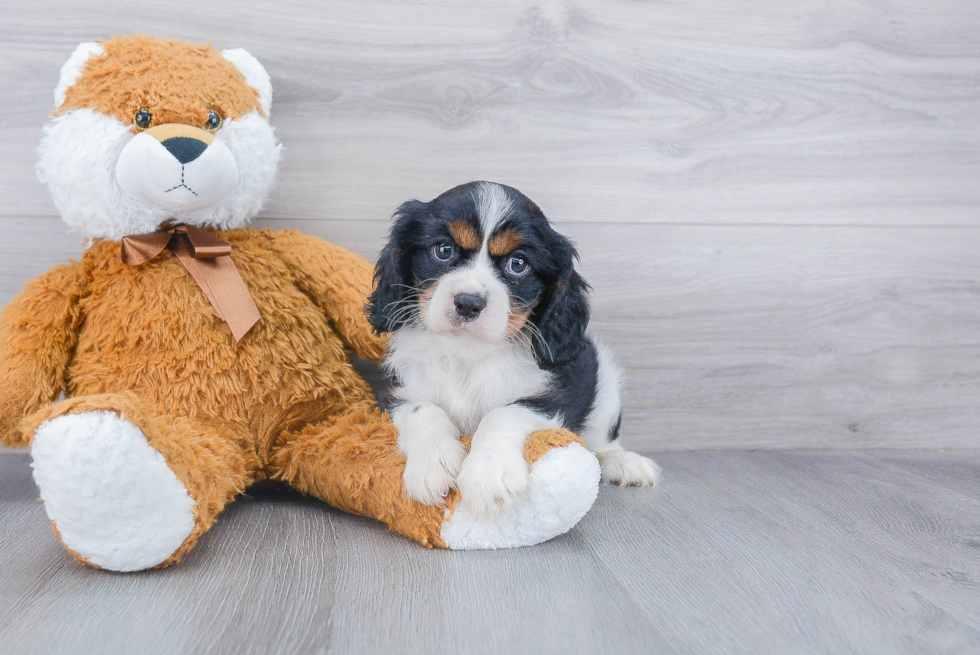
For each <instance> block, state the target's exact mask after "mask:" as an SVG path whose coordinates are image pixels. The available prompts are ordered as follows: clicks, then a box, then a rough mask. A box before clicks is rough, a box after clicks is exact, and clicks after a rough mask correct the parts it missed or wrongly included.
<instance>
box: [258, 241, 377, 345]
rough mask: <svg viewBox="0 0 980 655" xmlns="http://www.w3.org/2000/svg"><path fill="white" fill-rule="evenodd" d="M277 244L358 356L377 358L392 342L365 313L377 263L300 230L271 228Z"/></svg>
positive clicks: (304, 284)
mask: <svg viewBox="0 0 980 655" xmlns="http://www.w3.org/2000/svg"><path fill="white" fill-rule="evenodd" d="M273 247H274V248H275V249H276V251H277V252H278V253H279V255H280V256H281V257H282V258H283V260H285V262H286V263H287V264H288V265H289V267H290V268H291V269H292V270H293V275H294V276H295V280H296V283H297V284H298V285H299V286H300V288H301V289H302V290H303V291H304V292H305V293H306V294H307V295H309V296H310V297H311V298H312V299H313V300H314V302H316V303H317V304H318V305H319V306H320V308H321V309H322V310H323V312H324V313H325V314H326V315H327V318H329V319H330V321H331V322H332V323H333V325H334V327H335V328H336V330H337V332H338V333H340V336H341V338H342V339H343V340H344V342H345V343H346V344H347V345H348V346H350V347H351V348H353V349H354V352H356V353H357V354H358V355H359V356H360V357H363V358H364V359H369V360H371V361H375V362H377V361H379V360H380V359H381V357H382V356H384V352H385V347H386V346H387V343H388V341H387V338H385V337H379V336H377V335H376V334H375V333H374V331H373V330H372V328H371V324H370V323H368V320H367V316H366V315H365V313H364V304H365V303H366V302H367V298H368V296H369V295H370V294H371V288H372V284H373V276H374V267H373V266H372V265H371V264H370V263H369V262H368V261H367V260H366V259H364V258H363V257H361V256H360V255H356V254H354V253H352V252H350V251H349V250H345V249H343V248H341V247H339V246H335V245H333V244H332V243H329V242H327V241H324V240H323V239H320V238H318V237H313V236H310V235H307V234H303V233H302V232H298V231H296V230H284V231H281V232H275V233H273Z"/></svg>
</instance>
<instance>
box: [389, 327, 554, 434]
mask: <svg viewBox="0 0 980 655" xmlns="http://www.w3.org/2000/svg"><path fill="white" fill-rule="evenodd" d="M387 365H388V366H389V367H390V368H392V369H393V370H394V372H395V373H396V374H397V376H398V384H399V386H398V388H397V389H396V390H395V396H396V397H397V398H399V399H401V400H406V401H413V402H419V401H427V402H431V403H434V404H436V405H438V406H439V407H441V408H442V409H443V410H444V411H445V412H446V413H447V414H448V415H449V417H450V419H452V421H453V422H454V423H455V424H456V426H457V427H458V428H459V430H460V432H461V433H462V434H464V435H470V434H473V432H475V431H476V428H477V426H478V425H479V424H480V420H481V419H482V418H483V417H484V416H485V415H486V414H487V413H488V412H489V411H491V410H493V409H496V408H498V407H502V406H504V405H508V404H510V403H512V402H514V401H515V400H518V399H520V398H523V397H525V396H528V395H531V394H534V393H536V392H539V391H541V390H543V389H544V388H545V386H546V384H547V381H548V374H547V373H546V372H544V371H542V370H541V369H540V368H538V366H537V363H536V362H535V361H534V359H533V357H532V356H531V355H530V354H529V353H527V352H525V351H523V350H520V349H519V348H517V347H514V346H512V345H511V344H493V345H491V344H484V343H482V342H479V341H477V340H475V339H471V338H465V337H464V338H459V337H454V336H444V335H431V334H425V333H406V332H405V331H403V332H401V333H399V334H398V335H397V336H396V337H395V339H394V341H393V342H392V347H391V351H390V354H389V359H388V362H387Z"/></svg>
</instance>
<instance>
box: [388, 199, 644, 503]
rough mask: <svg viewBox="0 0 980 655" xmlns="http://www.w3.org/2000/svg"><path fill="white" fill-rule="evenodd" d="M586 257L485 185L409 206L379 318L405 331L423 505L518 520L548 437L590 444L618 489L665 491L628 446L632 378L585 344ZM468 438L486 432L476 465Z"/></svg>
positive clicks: (391, 362) (412, 449)
mask: <svg viewBox="0 0 980 655" xmlns="http://www.w3.org/2000/svg"><path fill="white" fill-rule="evenodd" d="M576 258H577V253H576V251H575V248H574V247H573V246H572V244H571V242H570V241H569V240H568V239H566V238H565V237H563V236H562V235H560V234H558V233H557V232H556V231H555V230H554V229H553V228H552V226H551V224H550V222H549V221H548V219H547V217H546V216H545V215H544V213H543V212H542V211H541V209H540V208H539V207H538V206H537V205H535V204H534V203H533V202H532V201H531V200H530V199H529V198H527V197H526V196H524V195H523V194H522V193H520V192H519V191H518V190H516V189H514V188H511V187H506V186H503V185H500V184H494V183H490V182H471V183H469V184H464V185H461V186H458V187H456V188H453V189H450V190H449V191H447V192H445V193H443V194H442V195H440V196H439V197H438V198H436V199H434V200H432V201H431V202H428V203H425V202H419V201H417V200H413V201H410V202H407V203H405V204H404V205H402V206H401V208H399V210H398V212H397V213H396V214H395V218H394V224H393V226H392V228H391V235H390V238H389V241H388V244H387V245H386V246H385V248H384V249H383V251H382V254H381V257H380V259H379V262H378V265H377V269H376V272H375V289H374V292H373V294H372V296H371V303H370V308H369V312H370V318H371V322H372V324H373V325H374V327H375V329H377V330H378V331H379V332H382V333H384V332H393V333H394V336H393V339H392V342H391V346H390V348H389V353H388V358H387V359H386V362H385V365H386V366H387V367H388V368H389V370H390V371H391V373H392V374H393V376H394V377H395V379H396V384H395V387H394V389H393V391H392V399H393V401H392V410H391V411H392V419H393V421H394V423H395V425H396V426H397V427H398V432H399V437H398V440H399V447H400V448H401V450H402V452H403V453H405V455H406V457H407V458H408V463H407V465H406V469H405V486H406V489H407V490H408V493H409V495H411V496H412V497H413V498H415V499H417V500H419V501H420V502H423V503H438V502H439V501H440V500H441V498H442V497H444V496H445V495H446V494H447V493H448V492H449V490H450V489H452V488H454V487H455V488H458V489H459V490H460V491H461V492H462V498H463V503H464V505H465V506H466V508H467V510H468V511H470V512H472V514H473V515H474V516H479V517H487V516H492V515H494V514H495V513H496V512H497V511H498V510H499V509H501V508H503V509H506V508H507V506H508V505H510V504H512V503H514V502H515V500H516V499H518V498H521V496H522V495H523V494H524V492H525V489H526V488H527V486H528V484H529V478H528V475H527V470H526V467H525V466H524V462H523V460H522V457H521V449H522V448H523V444H524V440H525V439H526V438H527V436H528V435H529V434H530V433H532V432H534V431H535V430H541V429H547V428H566V429H569V430H571V431H573V432H577V433H581V434H582V435H583V437H584V439H585V443H586V445H587V446H588V447H589V448H590V449H591V450H592V451H593V452H595V453H596V454H597V455H598V456H599V458H600V460H601V461H604V468H603V471H604V473H603V477H604V479H605V480H606V481H609V482H616V483H619V484H627V485H633V484H635V485H644V486H646V485H655V484H657V482H658V480H659V468H658V467H657V466H656V464H655V463H654V462H653V461H652V460H649V459H647V458H645V457H642V456H640V455H637V454H635V453H628V452H626V451H624V450H623V448H622V446H621V445H620V444H619V442H618V441H617V438H618V435H619V425H620V417H621V403H620V386H621V384H620V380H621V371H620V369H619V366H618V365H617V364H616V362H615V359H614V358H613V356H612V354H611V353H610V352H609V351H608V350H607V349H606V348H604V347H602V346H601V345H599V344H598V343H597V342H596V341H594V340H593V339H590V338H589V337H587V336H586V334H585V331H586V328H587V326H588V323H589V316H590V308H589V300H588V285H587V284H586V282H585V280H583V279H582V277H581V276H580V275H579V274H578V273H577V272H576V270H575V266H574V262H575V259H576ZM460 434H463V435H473V447H472V448H471V450H470V452H469V454H468V455H467V456H466V458H465V459H463V458H462V457H461V456H460V455H459V450H458V447H456V446H455V445H454V444H455V442H456V440H457V438H458V437H459V435H460ZM607 458H608V465H606V464H605V460H606V459H607Z"/></svg>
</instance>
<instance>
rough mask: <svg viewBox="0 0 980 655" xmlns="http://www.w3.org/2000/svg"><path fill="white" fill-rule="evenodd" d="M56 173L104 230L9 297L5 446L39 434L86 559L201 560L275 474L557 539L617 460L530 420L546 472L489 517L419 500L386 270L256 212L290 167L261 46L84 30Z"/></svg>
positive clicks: (62, 208)
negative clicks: (376, 325)
mask: <svg viewBox="0 0 980 655" xmlns="http://www.w3.org/2000/svg"><path fill="white" fill-rule="evenodd" d="M54 95H55V103H54V104H55V109H54V111H53V112H52V117H51V119H50V121H49V122H48V124H47V125H46V126H45V127H44V131H43V135H42V139H41V144H40V146H39V149H38V153H39V163H38V176H39V178H40V179H41V181H42V182H44V183H46V184H47V187H48V190H49V192H50V194H51V197H52V199H53V201H54V204H55V206H56V207H57V210H58V212H59V214H60V216H61V217H62V219H63V220H64V222H65V223H67V225H68V226H70V228H72V229H73V230H74V231H76V232H78V233H80V234H81V235H82V236H84V237H85V239H86V240H87V244H88V245H87V249H86V250H85V251H84V253H83V255H82V256H81V258H80V260H79V261H71V262H70V263H67V264H65V265H61V266H57V267H55V268H53V269H51V270H49V271H48V272H47V273H45V274H43V275H41V276H40V277H38V278H36V279H34V280H32V281H30V282H29V283H27V285H26V286H25V289H24V291H23V292H22V293H21V294H20V295H19V296H18V297H17V298H16V299H14V300H13V301H12V302H11V304H10V305H8V306H7V307H6V309H4V310H3V312H2V313H0V443H2V444H4V445H7V446H12V447H24V448H30V452H31V456H32V467H33V474H34V480H35V482H36V484H37V486H38V489H39V491H40V496H41V499H42V501H43V503H44V508H45V511H46V513H47V515H48V518H49V519H50V521H51V524H52V526H53V528H54V533H55V535H56V537H57V538H58V539H59V540H60V541H61V543H62V544H63V545H64V547H65V548H66V549H67V550H68V551H69V552H70V553H71V554H72V555H73V556H74V557H75V558H76V559H77V560H79V561H80V562H82V563H84V564H88V565H90V566H93V567H97V568H101V569H107V570H113V571H136V570H142V569H147V568H154V567H163V566H167V565H171V564H174V563H177V562H179V561H180V560H181V559H182V558H183V557H184V556H185V555H186V554H187V553H188V552H189V551H190V550H191V549H192V548H193V547H194V545H195V543H196V542H197V540H198V539H199V538H200V537H201V535H202V534H204V533H205V532H206V531H207V530H208V528H210V527H211V526H212V525H213V524H214V522H215V520H216V519H217V517H218V515H219V514H220V513H221V511H222V509H223V508H224V507H225V506H226V505H227V504H228V503H229V502H231V501H232V500H233V499H234V498H235V496H236V495H238V494H240V493H242V492H243V491H245V490H246V489H247V488H248V487H249V486H250V485H253V484H255V483H258V482H261V481H265V480H275V481H280V482H281V483H285V484H286V485H289V486H290V487H292V488H294V489H296V490H298V491H300V492H302V493H304V494H309V495H312V496H314V497H316V498H319V499H321V500H323V501H325V502H326V503H329V504H330V505H332V506H333V507H336V508H338V509H340V510H343V511H346V512H350V513H354V514H358V515H362V516H366V517H370V518H373V519H378V520H380V521H383V522H385V523H387V524H388V526H389V527H390V529H391V530H392V531H394V532H396V533H398V534H401V535H404V536H406V537H409V538H411V539H414V540H416V541H417V542H419V543H421V544H423V545H425V546H428V547H441V548H456V549H474V548H502V547H514V546H525V545H531V544H536V543H540V542H542V541H545V540H547V539H550V538H552V537H554V536H556V535H559V534H562V533H564V532H566V531H567V530H569V529H570V528H571V527H572V526H574V525H575V524H576V523H577V522H578V521H579V520H580V519H581V518H582V516H584V515H585V513H586V512H587V511H588V510H589V508H590V507H591V505H592V503H593V502H594V500H595V498H596V494H597V489H598V482H599V466H598V463H597V462H596V459H595V457H594V456H593V455H592V454H591V453H589V452H588V451H587V450H586V449H585V448H584V447H583V446H582V444H581V442H580V441H579V440H578V439H577V438H576V437H575V436H574V435H572V434H570V433H568V432H563V431H558V430H549V431H542V432H539V433H536V434H534V435H533V436H532V438H531V439H529V441H528V444H527V447H526V450H525V455H526V459H527V462H528V465H529V466H530V477H531V482H530V485H529V488H528V491H527V492H526V493H525V494H524V496H523V497H522V498H520V499H519V500H518V501H516V502H515V503H513V504H511V505H509V506H507V507H505V508H502V509H501V510H500V512H498V513H497V515H496V516H493V517H491V518H490V519H482V518H478V517H476V516H474V515H472V514H469V513H468V512H467V510H466V508H465V506H464V504H461V503H459V494H458V493H457V492H455V491H452V492H450V493H449V494H448V495H447V496H446V498H445V502H444V503H443V504H442V505H439V506H428V505H422V504H419V503H417V502H415V501H413V500H412V499H411V498H409V497H408V496H407V495H406V493H405V490H404V488H403V484H402V474H403V471H404V464H405V458H404V456H403V455H402V454H401V453H400V452H399V450H398V446H397V439H396V432H395V428H394V427H393V426H392V424H391V421H390V419H389V417H388V416H387V414H385V413H384V412H382V411H381V410H379V409H378V407H377V404H376V401H375V398H374V395H373V394H372V390H371V388H370V387H369V385H368V384H367V382H366V381H365V380H364V379H363V378H362V377H361V376H360V375H359V374H358V373H357V372H356V371H355V369H354V367H353V364H352V361H351V357H350V354H349V353H350V352H351V351H353V352H354V353H356V354H357V355H359V356H360V357H362V358H365V359H368V360H374V361H377V360H379V358H381V357H382V356H383V354H384V350H385V342H384V341H383V340H382V339H381V338H379V337H378V336H376V335H375V334H374V333H373V331H372V329H371V326H370V325H369V324H368V321H367V319H366V317H365V313H364V304H365V301H366V299H367V297H368V295H369V293H370V291H371V285H372V273H373V268H372V267H371V266H370V265H369V264H368V262H366V261H365V260H364V259H362V258H361V257H359V256H357V255H354V254H353V253H351V252H348V251H346V250H344V249H342V248H339V247H337V246H335V245H332V244H330V243H327V242H326V241H323V240H321V239H318V238H315V237H312V236H307V235H304V234H302V233H300V232H298V231H293V230H284V231H273V230H270V229H257V228H254V227H249V225H250V222H251V219H252V218H253V217H255V215H256V214H257V213H258V212H259V211H260V209H261V207H262V206H263V203H264V202H265V200H266V198H267V196H268V194H269V192H270V189H271V188H272V186H273V184H274V180H275V177H276V172H277V167H278V161H279V158H280V149H281V146H280V145H279V144H278V142H277V140H276V137H275V134H274V132H273V129H272V127H271V125H270V123H269V114H270V111H271V104H272V85H271V82H270V78H269V75H268V73H267V72H266V70H265V69H264V68H263V67H262V65H261V64H260V63H259V62H258V60H256V59H255V58H254V57H253V56H252V55H250V54H249V53H248V52H247V51H245V50H243V49H231V50H218V49H215V48H213V47H212V46H211V45H210V44H208V45H194V44H189V43H184V42H179V41H173V40H165V39H156V38H151V37H147V36H139V35H137V36H129V37H115V38H112V39H108V40H106V41H102V42H92V43H83V44H81V45H80V46H78V48H77V49H76V50H75V51H74V52H73V53H72V55H71V57H70V58H69V59H68V61H67V62H66V63H65V65H64V66H63V68H62V70H61V74H60V78H59V81H58V85H57V88H56V90H55V94H54Z"/></svg>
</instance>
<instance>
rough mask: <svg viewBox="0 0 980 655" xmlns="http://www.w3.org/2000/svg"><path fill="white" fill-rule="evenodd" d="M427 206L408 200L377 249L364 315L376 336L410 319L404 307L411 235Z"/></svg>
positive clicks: (409, 277)
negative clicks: (370, 289)
mask: <svg viewBox="0 0 980 655" xmlns="http://www.w3.org/2000/svg"><path fill="white" fill-rule="evenodd" d="M426 207H427V205H426V204H425V203H424V202H420V201H418V200H410V201H408V202H406V203H404V204H402V206H401V207H399V208H398V211H396V212H395V216H394V223H393V224H392V226H391V232H390V233H389V235H388V243H387V244H386V245H385V247H384V248H383V249H382V250H381V255H380V256H379V257H378V263H377V264H376V265H375V267H374V291H372V292H371V296H370V297H369V298H368V302H367V305H366V306H365V308H364V309H365V312H366V313H367V318H368V322H369V323H370V324H371V327H373V328H374V331H375V332H376V333H378V334H379V335H380V334H383V333H385V332H394V331H395V330H397V329H398V328H400V327H401V326H402V325H404V324H405V323H406V321H407V320H408V319H409V317H410V316H411V314H412V312H411V311H408V309H407V308H406V306H405V305H406V302H407V299H408V298H409V296H410V290H411V286H412V282H413V280H412V254H413V252H414V248H415V247H414V245H413V243H412V236H413V234H417V233H418V229H417V228H418V223H419V221H420V220H421V218H422V216H424V213H425V211H426Z"/></svg>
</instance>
